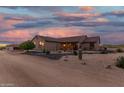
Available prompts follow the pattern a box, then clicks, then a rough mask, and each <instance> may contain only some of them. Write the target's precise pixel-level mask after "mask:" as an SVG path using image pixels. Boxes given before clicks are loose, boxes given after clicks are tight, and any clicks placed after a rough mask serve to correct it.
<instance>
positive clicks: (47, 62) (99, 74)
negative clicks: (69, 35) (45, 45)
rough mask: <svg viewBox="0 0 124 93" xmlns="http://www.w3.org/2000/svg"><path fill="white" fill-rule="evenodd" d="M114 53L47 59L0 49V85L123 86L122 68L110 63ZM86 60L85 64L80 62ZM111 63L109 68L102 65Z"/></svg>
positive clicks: (123, 73)
mask: <svg viewBox="0 0 124 93" xmlns="http://www.w3.org/2000/svg"><path fill="white" fill-rule="evenodd" d="M118 56H124V53H116V54H84V55H83V60H82V61H79V60H78V58H77V56H68V57H67V58H66V59H67V61H64V60H65V57H62V58H61V59H60V60H51V59H48V58H45V57H40V56H31V55H25V54H17V53H9V52H6V51H0V86H10V87H13V86H16V87H17V86H23V87H29V86H33V87H38V86H40V87H72V86H73V87H96V86H97V87H108V86H111V87H112V86H116V87H117V86H124V70H123V69H120V68H117V67H115V66H114V63H115V61H116V58H117V57H118ZM82 62H86V65H82V64H81V63H82ZM107 65H112V69H106V68H105V67H106V66H107Z"/></svg>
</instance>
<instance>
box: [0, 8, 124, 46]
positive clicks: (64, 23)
mask: <svg viewBox="0 0 124 93" xmlns="http://www.w3.org/2000/svg"><path fill="white" fill-rule="evenodd" d="M35 35H43V36H51V37H57V38H59V37H67V36H78V35H87V36H100V38H101V43H102V44H124V7H123V6H27V7H26V6H18V7H17V6H6V7H0V41H10V42H22V41H25V40H30V39H32V38H33V37H34V36H35Z"/></svg>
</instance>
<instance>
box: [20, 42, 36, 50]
mask: <svg viewBox="0 0 124 93" xmlns="http://www.w3.org/2000/svg"><path fill="white" fill-rule="evenodd" d="M19 47H20V48H21V49H24V50H30V49H33V48H35V45H34V43H33V42H31V41H25V42H23V43H21V44H20V46H19Z"/></svg>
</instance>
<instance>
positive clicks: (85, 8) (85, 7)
mask: <svg viewBox="0 0 124 93" xmlns="http://www.w3.org/2000/svg"><path fill="white" fill-rule="evenodd" d="M79 8H80V10H82V11H92V10H94V7H92V6H80V7H79Z"/></svg>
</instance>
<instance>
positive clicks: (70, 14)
mask: <svg viewBox="0 0 124 93" xmlns="http://www.w3.org/2000/svg"><path fill="white" fill-rule="evenodd" d="M100 15H101V14H99V13H67V12H61V13H56V16H59V17H79V18H85V19H89V18H93V17H97V16H100Z"/></svg>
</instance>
